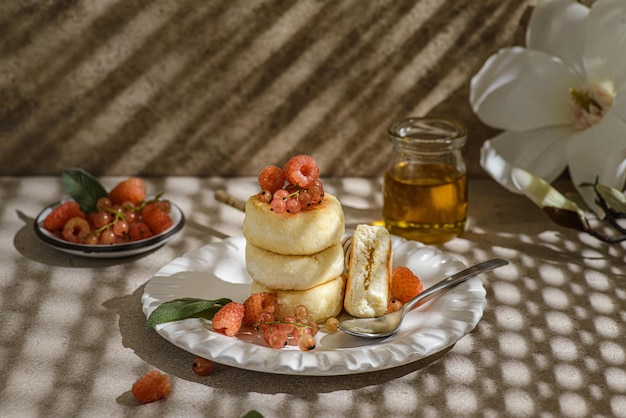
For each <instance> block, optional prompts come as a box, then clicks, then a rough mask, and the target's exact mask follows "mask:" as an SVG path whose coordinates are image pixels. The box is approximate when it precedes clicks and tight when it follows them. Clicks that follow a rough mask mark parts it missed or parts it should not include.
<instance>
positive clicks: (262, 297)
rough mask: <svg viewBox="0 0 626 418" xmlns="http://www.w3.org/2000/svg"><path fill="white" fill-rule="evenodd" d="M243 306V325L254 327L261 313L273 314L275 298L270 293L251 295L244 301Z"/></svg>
mask: <svg viewBox="0 0 626 418" xmlns="http://www.w3.org/2000/svg"><path fill="white" fill-rule="evenodd" d="M243 306H244V314H243V320H242V323H243V325H254V324H256V323H257V322H258V320H259V315H261V313H262V312H269V313H274V311H275V310H276V298H275V297H274V295H272V294H271V293H265V292H263V293H253V294H252V295H250V297H248V299H246V300H245V302H244V303H243Z"/></svg>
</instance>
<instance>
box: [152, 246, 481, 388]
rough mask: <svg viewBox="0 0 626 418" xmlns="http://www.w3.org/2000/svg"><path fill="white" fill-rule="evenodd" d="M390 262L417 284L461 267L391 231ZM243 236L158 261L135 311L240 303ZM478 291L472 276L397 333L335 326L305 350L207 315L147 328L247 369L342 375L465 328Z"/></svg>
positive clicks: (245, 285) (409, 357) (403, 358)
mask: <svg viewBox="0 0 626 418" xmlns="http://www.w3.org/2000/svg"><path fill="white" fill-rule="evenodd" d="M392 243H393V264H394V265H396V266H399V265H404V266H407V267H409V268H410V269H411V270H413V272H415V273H416V274H417V275H418V276H419V277H420V279H421V280H422V282H423V284H424V288H426V287H429V286H430V285H432V284H434V283H435V282H437V281H439V280H441V279H443V278H444V277H446V276H448V275H451V274H453V273H455V272H457V271H459V270H462V269H463V268H465V265H464V264H463V263H462V262H460V261H459V260H457V259H455V258H454V257H452V256H450V255H447V254H445V253H442V252H441V251H439V250H437V249H434V248H430V247H427V246H424V245H423V244H420V243H418V242H415V241H408V240H404V239H402V238H399V237H396V236H394V237H392ZM245 245H246V241H245V239H244V238H243V237H233V238H228V239H225V240H224V241H222V242H219V243H213V244H209V245H206V246H204V247H202V248H199V249H197V250H195V251H192V252H189V253H187V254H186V255H184V256H182V257H179V258H176V259H174V260H172V261H171V262H170V263H169V264H167V265H166V266H164V267H163V268H162V269H161V270H160V271H159V272H157V273H156V274H155V275H154V277H152V278H151V279H150V280H149V281H148V283H147V284H146V286H145V289H144V294H143V297H142V304H143V312H144V314H145V315H146V317H148V316H149V315H150V313H151V312H152V311H153V310H154V309H156V307H157V306H159V305H160V304H161V303H163V302H166V301H168V300H172V299H178V298H183V297H196V298H202V299H218V298H222V297H227V298H230V299H232V300H235V301H239V302H243V301H244V300H245V299H246V298H247V297H248V296H249V294H250V282H251V278H250V276H249V275H248V273H247V271H246V266H245ZM486 303H487V301H486V291H485V288H484V287H483V285H482V282H481V281H480V279H479V278H477V277H474V278H472V279H470V280H468V281H467V282H465V283H462V284H460V285H458V286H456V287H454V288H453V289H451V290H449V291H447V292H445V293H443V294H441V295H440V296H438V297H436V298H434V299H432V300H431V301H429V302H428V303H426V304H424V305H422V306H420V307H419V308H417V309H415V310H413V311H412V312H410V313H409V314H408V315H407V317H406V318H405V320H404V322H403V323H402V325H401V327H400V330H399V331H398V333H397V334H395V335H393V336H391V337H389V338H386V339H382V340H371V339H362V338H358V337H352V336H350V335H347V334H344V333H342V332H336V333H325V332H324V330H323V327H320V332H319V333H318V334H317V336H316V340H317V346H316V347H315V349H314V350H312V351H309V352H303V351H300V350H299V349H298V348H297V347H294V346H287V347H286V348H284V349H280V350H277V349H273V348H269V347H268V346H267V345H266V344H265V343H264V342H263V339H262V337H260V336H258V335H256V334H254V333H250V332H242V333H240V334H238V335H237V336H235V337H227V336H225V335H223V334H220V333H217V332H214V331H213V329H212V327H211V323H210V321H206V320H202V319H196V318H192V319H186V320H183V321H177V322H170V323H165V324H161V325H157V326H156V327H155V329H156V331H157V332H158V333H159V334H160V335H161V336H163V337H164V338H165V339H166V340H168V341H170V342H171V343H172V344H174V345H176V346H178V347H180V348H182V349H183V350H185V351H188V352H190V353H192V354H195V355H197V356H201V357H204V358H207V359H211V360H213V361H215V362H217V363H221V364H226V365H229V366H233V367H238V368H242V369H247V370H254V371H260V372H266V373H276V374H298V375H310V376H330V375H346V374H354V373H364V372H370V371H376V370H384V369H388V368H392V367H396V366H401V365H404V364H408V363H411V362H414V361H416V360H419V359H422V358H425V357H428V356H430V355H432V354H435V353H438V352H440V351H442V350H444V349H445V348H447V347H450V346H451V345H453V344H454V343H456V342H457V341H458V340H459V339H460V338H461V337H463V336H464V335H465V334H467V333H468V332H470V331H471V330H472V329H474V327H475V326H476V324H477V323H478V321H479V320H480V318H481V317H482V314H483V310H484V308H485V305H486Z"/></svg>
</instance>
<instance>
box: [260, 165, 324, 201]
mask: <svg viewBox="0 0 626 418" xmlns="http://www.w3.org/2000/svg"><path fill="white" fill-rule="evenodd" d="M319 175H320V169H319V167H318V166H317V163H316V162H315V160H314V159H313V157H311V156H309V155H296V156H294V157H291V158H290V159H289V161H287V163H286V164H285V166H284V167H283V168H280V167H277V166H275V165H270V166H267V167H265V168H264V169H263V170H262V171H261V173H260V174H259V179H258V180H259V186H261V192H259V194H258V198H259V200H261V201H262V202H265V203H269V204H270V206H271V208H272V211H274V212H276V213H283V212H287V213H298V212H300V211H301V210H306V209H308V208H310V207H311V206H313V205H319V204H320V203H322V200H323V199H324V186H323V185H322V182H321V181H320V180H319Z"/></svg>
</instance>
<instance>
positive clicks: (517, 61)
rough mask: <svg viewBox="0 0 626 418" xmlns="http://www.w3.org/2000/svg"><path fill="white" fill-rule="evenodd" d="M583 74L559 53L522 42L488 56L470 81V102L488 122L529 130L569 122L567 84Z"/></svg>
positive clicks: (498, 125)
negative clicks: (536, 49)
mask: <svg viewBox="0 0 626 418" xmlns="http://www.w3.org/2000/svg"><path fill="white" fill-rule="evenodd" d="M581 84H582V80H581V79H580V77H579V76H577V75H576V73H575V72H574V70H572V69H570V68H569V67H567V66H566V65H565V64H564V63H563V61H561V60H560V59H558V58H556V57H553V56H550V55H548V54H546V53H544V52H541V51H535V50H528V49H524V48H520V47H514V48H507V49H502V50H500V51H499V52H498V53H497V54H495V55H492V56H491V57H489V59H487V61H486V62H485V64H484V65H483V67H482V68H481V69H480V71H479V72H478V73H477V74H476V75H475V76H474V77H473V78H472V81H471V84H470V104H471V106H472V109H473V110H474V112H475V113H476V115H477V116H478V117H479V118H480V119H481V120H482V121H483V122H484V123H486V124H487V125H490V126H493V127H495V128H499V129H504V130H509V131H529V130H533V129H537V128H543V127H546V126H554V125H564V124H567V123H571V116H570V113H569V111H570V108H571V97H570V93H569V89H570V88H571V87H572V86H579V85H581Z"/></svg>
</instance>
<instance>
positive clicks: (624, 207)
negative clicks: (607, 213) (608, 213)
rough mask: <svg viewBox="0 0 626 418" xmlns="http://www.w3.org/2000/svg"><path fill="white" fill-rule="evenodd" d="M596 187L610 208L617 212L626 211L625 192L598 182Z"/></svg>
mask: <svg viewBox="0 0 626 418" xmlns="http://www.w3.org/2000/svg"><path fill="white" fill-rule="evenodd" d="M595 188H596V191H597V192H598V194H600V196H602V198H603V199H604V201H605V202H606V203H607V204H608V205H609V207H610V208H612V209H613V210H615V211H616V212H622V213H626V196H624V193H622V192H620V191H619V190H617V189H614V188H612V187H609V186H605V185H604V184H596V185H595Z"/></svg>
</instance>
